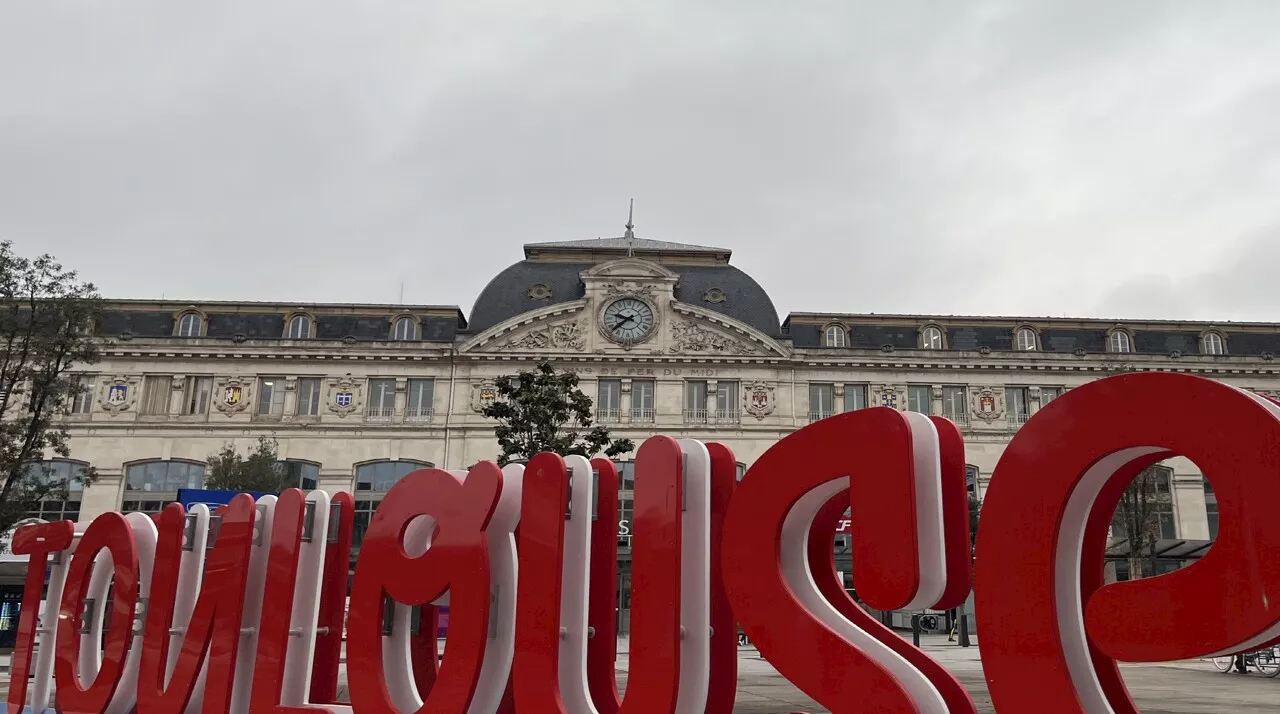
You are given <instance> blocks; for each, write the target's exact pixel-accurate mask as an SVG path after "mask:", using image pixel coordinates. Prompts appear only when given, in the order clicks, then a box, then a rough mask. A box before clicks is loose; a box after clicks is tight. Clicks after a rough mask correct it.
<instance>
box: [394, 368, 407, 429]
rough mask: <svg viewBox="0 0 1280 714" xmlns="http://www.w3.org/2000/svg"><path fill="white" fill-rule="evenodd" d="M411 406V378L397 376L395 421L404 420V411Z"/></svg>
mask: <svg viewBox="0 0 1280 714" xmlns="http://www.w3.org/2000/svg"><path fill="white" fill-rule="evenodd" d="M408 408H409V378H408V377H396V404H395V409H396V411H395V414H394V415H393V416H392V419H393V420H394V421H404V412H405V410H406V409H408Z"/></svg>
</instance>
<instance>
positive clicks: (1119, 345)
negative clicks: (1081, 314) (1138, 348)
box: [1107, 330, 1131, 354]
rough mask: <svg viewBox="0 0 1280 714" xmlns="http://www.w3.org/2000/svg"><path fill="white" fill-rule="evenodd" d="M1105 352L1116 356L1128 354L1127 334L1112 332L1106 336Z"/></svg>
mask: <svg viewBox="0 0 1280 714" xmlns="http://www.w3.org/2000/svg"><path fill="white" fill-rule="evenodd" d="M1107 351H1108V352H1114V353H1116V354H1126V353H1128V352H1130V351H1131V350H1130V343H1129V333H1128V332H1125V331H1124V330H1112V331H1111V334H1110V335H1107Z"/></svg>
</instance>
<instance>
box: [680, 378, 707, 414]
mask: <svg viewBox="0 0 1280 714" xmlns="http://www.w3.org/2000/svg"><path fill="white" fill-rule="evenodd" d="M684 420H685V421H687V422H689V423H691V424H706V423H707V383H706V382H685V384H684Z"/></svg>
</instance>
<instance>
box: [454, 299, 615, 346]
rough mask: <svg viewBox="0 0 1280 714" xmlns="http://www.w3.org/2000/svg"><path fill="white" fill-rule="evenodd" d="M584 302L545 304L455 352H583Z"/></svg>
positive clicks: (585, 341) (585, 329)
mask: <svg viewBox="0 0 1280 714" xmlns="http://www.w3.org/2000/svg"><path fill="white" fill-rule="evenodd" d="M586 306H587V301H586V300H574V301H573V302H566V303H558V304H556V305H548V306H547V307H544V308H540V309H538V310H534V311H531V312H527V313H525V314H523V315H519V316H517V317H513V318H511V319H510V320H507V321H505V322H502V323H499V324H497V325H494V326H493V327H490V328H489V329H487V330H485V331H484V332H481V333H480V334H478V335H476V336H475V337H472V338H471V339H469V340H467V341H466V342H464V343H462V344H461V345H459V346H458V352H461V353H467V352H541V351H546V352H561V353H563V352H584V351H586V350H587V349H589V347H590V342H589V340H588V339H587V333H588V331H589V330H590V318H589V317H588V316H587V315H586V313H585V312H584V311H585V308H586Z"/></svg>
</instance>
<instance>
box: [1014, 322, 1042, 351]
mask: <svg viewBox="0 0 1280 714" xmlns="http://www.w3.org/2000/svg"><path fill="white" fill-rule="evenodd" d="M1013 347H1014V349H1016V350H1018V351H1019V352H1035V351H1036V348H1037V345H1036V331H1035V330H1033V329H1031V328H1030V327H1019V328H1018V329H1017V331H1016V332H1014V335H1013Z"/></svg>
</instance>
